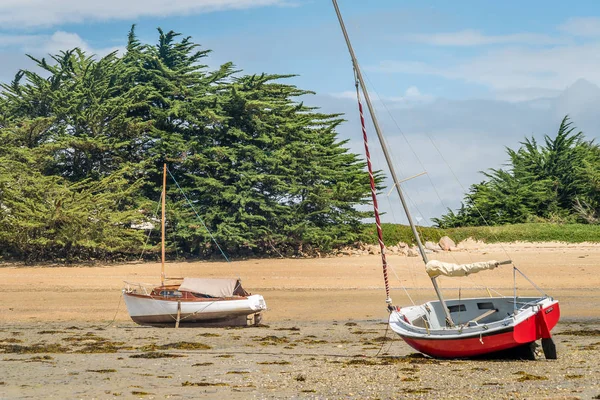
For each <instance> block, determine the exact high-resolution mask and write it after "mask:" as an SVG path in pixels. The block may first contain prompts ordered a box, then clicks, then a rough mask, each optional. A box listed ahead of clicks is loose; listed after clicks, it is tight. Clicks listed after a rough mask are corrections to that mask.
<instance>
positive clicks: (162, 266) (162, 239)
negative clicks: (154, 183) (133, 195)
mask: <svg viewBox="0 0 600 400" xmlns="http://www.w3.org/2000/svg"><path fill="white" fill-rule="evenodd" d="M166 200H167V163H164V164H163V187H162V196H161V202H162V213H161V218H160V225H161V236H160V244H161V254H160V285H161V286H165V203H166Z"/></svg>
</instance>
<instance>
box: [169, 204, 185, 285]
mask: <svg viewBox="0 0 600 400" xmlns="http://www.w3.org/2000/svg"><path fill="white" fill-rule="evenodd" d="M166 205H167V208H168V211H170V212H171V214H172V215H175V208H174V207H173V206H172V205H171V203H166ZM165 219H166V216H165ZM168 233H169V234H171V237H172V238H173V239H175V240H174V241H173V242H174V244H175V261H177V260H179V249H178V246H177V238H176V237H175V234H176V233H177V231H176V230H175V223H172V224H171V226H170V229H169V232H168ZM178 265H179V276H184V275H183V269H182V268H181V264H180V263H178Z"/></svg>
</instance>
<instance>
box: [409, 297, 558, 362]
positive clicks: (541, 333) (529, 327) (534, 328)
mask: <svg viewBox="0 0 600 400" xmlns="http://www.w3.org/2000/svg"><path fill="white" fill-rule="evenodd" d="M559 318H560V308H559V305H558V302H556V303H553V304H551V305H550V306H548V307H546V308H543V309H541V310H540V311H538V312H537V314H534V315H533V316H531V317H529V318H528V319H526V320H524V321H522V322H521V323H519V324H518V325H515V326H509V327H507V328H506V329H502V330H500V331H496V332H491V333H489V334H487V335H486V334H483V335H481V337H480V336H479V335H477V336H475V337H468V338H462V339H443V338H435V339H434V338H425V339H422V338H418V339H415V338H412V337H406V336H402V335H401V336H402V339H404V341H405V342H406V343H408V344H409V345H410V346H411V347H413V348H414V349H416V350H418V351H420V352H421V353H424V354H427V355H430V356H432V357H439V358H465V357H474V356H479V355H482V354H489V353H494V352H498V351H502V350H507V349H511V348H514V347H517V346H521V345H523V344H526V343H531V342H534V341H536V340H538V339H542V338H550V331H551V330H552V328H554V326H556V324H557V323H558V319H559Z"/></svg>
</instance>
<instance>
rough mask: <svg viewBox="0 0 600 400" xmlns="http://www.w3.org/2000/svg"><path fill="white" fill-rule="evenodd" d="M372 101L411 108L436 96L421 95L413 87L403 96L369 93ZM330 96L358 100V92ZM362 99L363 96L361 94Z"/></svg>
mask: <svg viewBox="0 0 600 400" xmlns="http://www.w3.org/2000/svg"><path fill="white" fill-rule="evenodd" d="M369 95H370V97H371V101H373V102H374V103H381V104H383V105H385V106H386V107H391V108H398V107H409V106H411V105H415V104H423V103H427V102H430V101H433V100H434V99H435V97H434V96H432V95H429V94H424V93H421V91H420V90H419V88H417V87H416V86H411V87H409V88H408V89H406V91H405V92H404V95H402V96H379V95H378V94H377V93H371V92H369ZM330 96H332V97H335V98H337V99H349V100H356V91H353V90H347V91H344V92H339V93H332V94H331V95H330ZM361 97H362V94H361Z"/></svg>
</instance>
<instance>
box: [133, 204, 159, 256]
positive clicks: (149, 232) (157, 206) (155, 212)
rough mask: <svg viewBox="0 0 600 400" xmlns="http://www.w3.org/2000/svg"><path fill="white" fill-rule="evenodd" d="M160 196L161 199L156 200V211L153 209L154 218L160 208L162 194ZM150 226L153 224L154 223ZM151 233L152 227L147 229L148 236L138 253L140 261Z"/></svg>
mask: <svg viewBox="0 0 600 400" xmlns="http://www.w3.org/2000/svg"><path fill="white" fill-rule="evenodd" d="M160 198H161V200H159V201H157V202H156V211H154V215H153V216H152V217H153V218H155V219H156V216H157V215H158V209H159V208H160V204H161V202H162V195H161V196H160ZM152 226H154V224H153V225H152ZM151 234H152V229H148V236H146V242H145V243H144V247H142V254H140V258H139V260H138V261H142V258H143V257H144V252H145V251H146V246H147V245H148V240H150V235H151Z"/></svg>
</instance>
